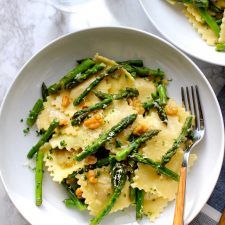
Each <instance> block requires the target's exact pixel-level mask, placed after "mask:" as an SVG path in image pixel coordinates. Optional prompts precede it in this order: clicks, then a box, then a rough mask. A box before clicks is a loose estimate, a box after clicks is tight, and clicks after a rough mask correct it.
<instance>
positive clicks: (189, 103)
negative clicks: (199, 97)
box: [186, 87, 193, 114]
mask: <svg viewBox="0 0 225 225" xmlns="http://www.w3.org/2000/svg"><path fill="white" fill-rule="evenodd" d="M186 95H187V101H188V111H189V112H191V114H192V113H193V109H192V105H191V101H190V94H189V88H188V87H186Z"/></svg>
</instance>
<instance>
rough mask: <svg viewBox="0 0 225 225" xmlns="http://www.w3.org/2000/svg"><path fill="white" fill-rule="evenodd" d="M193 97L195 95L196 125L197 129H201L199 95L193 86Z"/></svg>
mask: <svg viewBox="0 0 225 225" xmlns="http://www.w3.org/2000/svg"><path fill="white" fill-rule="evenodd" d="M192 95H193V105H194V111H195V114H194V115H195V125H196V127H197V129H198V130H199V129H200V118H199V109H198V100H197V94H196V88H194V87H193V86H192Z"/></svg>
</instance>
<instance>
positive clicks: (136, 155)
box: [129, 153, 179, 181]
mask: <svg viewBox="0 0 225 225" xmlns="http://www.w3.org/2000/svg"><path fill="white" fill-rule="evenodd" d="M129 157H130V158H131V159H133V160H135V161H137V162H139V163H143V164H146V165H149V166H152V167H153V168H155V169H156V170H157V171H158V172H159V173H161V174H163V175H165V176H167V177H170V178H172V179H173V180H175V181H178V180H179V175H178V174H176V173H175V172H173V171H172V170H170V169H168V168H166V167H164V166H162V165H161V164H160V163H158V162H154V161H153V160H151V159H149V158H145V157H143V156H142V155H141V154H139V153H133V154H132V155H131V156H129Z"/></svg>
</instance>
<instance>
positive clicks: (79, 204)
mask: <svg viewBox="0 0 225 225" xmlns="http://www.w3.org/2000/svg"><path fill="white" fill-rule="evenodd" d="M62 186H63V187H64V188H65V189H66V192H67V194H68V196H69V197H70V199H71V200H72V201H73V203H74V206H75V207H76V208H78V209H79V210H81V211H83V210H85V209H87V206H86V205H85V204H84V203H83V202H82V201H80V200H79V199H78V198H77V196H76V195H75V194H74V191H73V190H71V189H70V188H69V187H68V185H67V184H66V183H64V182H62ZM67 203H68V201H67ZM65 204H66V203H65Z"/></svg>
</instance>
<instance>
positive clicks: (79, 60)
mask: <svg viewBox="0 0 225 225" xmlns="http://www.w3.org/2000/svg"><path fill="white" fill-rule="evenodd" d="M88 59H89V60H91V58H84V59H78V60H76V61H77V64H81V63H82V62H84V61H85V60H88Z"/></svg>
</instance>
